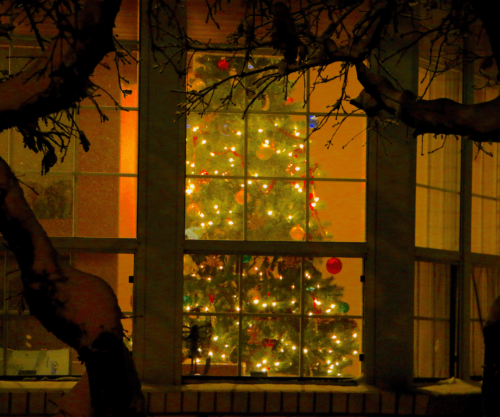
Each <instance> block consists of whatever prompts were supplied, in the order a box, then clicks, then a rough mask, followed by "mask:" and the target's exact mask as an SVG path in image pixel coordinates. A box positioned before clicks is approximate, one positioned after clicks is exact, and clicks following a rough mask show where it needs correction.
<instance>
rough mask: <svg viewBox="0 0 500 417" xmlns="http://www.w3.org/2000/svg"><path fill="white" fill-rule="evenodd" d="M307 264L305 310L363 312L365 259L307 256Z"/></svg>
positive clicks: (333, 312)
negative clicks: (311, 257) (362, 277)
mask: <svg viewBox="0 0 500 417" xmlns="http://www.w3.org/2000/svg"><path fill="white" fill-rule="evenodd" d="M311 261H312V262H311ZM304 268H305V282H304V286H305V290H306V293H305V300H304V301H305V310H304V311H305V314H309V315H310V314H332V315H339V314H347V313H349V315H353V316H361V315H362V314H363V284H362V283H361V275H363V261H362V259H358V258H335V257H331V258H313V259H309V258H305V264H304Z"/></svg>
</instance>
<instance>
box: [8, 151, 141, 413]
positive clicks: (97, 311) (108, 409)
mask: <svg viewBox="0 0 500 417" xmlns="http://www.w3.org/2000/svg"><path fill="white" fill-rule="evenodd" d="M0 232H1V233H2V234H3V236H4V237H5V239H6V240H7V243H8V246H9V249H10V250H11V251H12V252H13V253H14V255H15V257H16V259H17V262H18V264H19V268H20V270H21V279H22V281H23V287H24V297H25V299H26V302H27V304H28V306H29V308H30V313H31V314H32V315H34V316H35V317H37V318H38V319H39V320H40V322H41V323H42V324H43V325H44V327H45V328H46V329H47V330H48V331H50V332H52V333H53V334H54V335H55V336H56V337H57V338H59V339H61V340H62V341H63V342H65V343H67V344H68V345H69V346H71V347H72V348H74V349H76V350H77V352H78V353H79V357H80V359H81V360H82V361H83V362H84V363H85V366H86V368H87V372H88V379H89V384H90V395H91V399H92V408H93V409H94V413H95V415H96V416H99V417H101V416H106V417H127V416H144V415H145V404H144V397H143V395H142V392H141V384H140V381H139V378H138V375H137V372H136V370H135V367H134V363H133V361H132V357H131V354H130V352H129V351H128V350H127V348H126V347H125V345H124V343H123V328H122V324H121V321H120V320H121V317H122V314H121V311H120V308H119V306H118V301H117V298H116V295H115V294H114V292H113V290H112V289H111V287H110V286H109V285H108V284H107V283H106V282H105V281H104V280H102V279H101V278H99V277H96V276H94V275H90V274H87V273H85V272H82V271H79V270H77V269H75V268H73V267H72V266H70V265H68V264H67V263H66V262H64V261H63V260H62V259H61V257H60V256H59V255H58V253H57V252H56V250H55V249H54V247H53V246H52V243H51V241H50V239H49V238H48V236H47V234H46V233H45V231H44V230H43V228H42V226H41V225H40V223H39V222H38V221H37V219H36V217H35V215H34V214H33V212H32V211H31V209H30V207H29V206H28V204H27V202H26V200H25V198H24V193H23V190H22V188H21V186H20V185H19V182H18V180H17V178H16V176H15V175H14V174H13V172H12V171H11V169H10V167H9V166H8V164H7V163H6V162H5V161H4V160H3V159H1V158H0ZM83 389H85V386H83Z"/></svg>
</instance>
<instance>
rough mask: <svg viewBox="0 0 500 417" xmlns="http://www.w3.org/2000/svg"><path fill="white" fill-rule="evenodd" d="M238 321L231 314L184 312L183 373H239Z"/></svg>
mask: <svg viewBox="0 0 500 417" xmlns="http://www.w3.org/2000/svg"><path fill="white" fill-rule="evenodd" d="M238 324H239V323H238V318H237V317H231V316H221V317H200V316H195V315H189V316H184V325H183V336H182V337H183V339H184V343H183V348H182V375H209V376H237V375H238V355H239V353H238V329H239V327H238ZM209 358H210V361H209V363H207V359H209ZM244 371H245V367H244V365H243V372H244Z"/></svg>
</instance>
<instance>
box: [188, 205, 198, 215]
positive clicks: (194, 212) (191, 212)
mask: <svg viewBox="0 0 500 417" xmlns="http://www.w3.org/2000/svg"><path fill="white" fill-rule="evenodd" d="M200 211H201V210H200V207H198V205H197V204H195V203H191V204H189V205H188V206H187V207H186V213H187V214H188V215H190V216H195V215H197V214H200Z"/></svg>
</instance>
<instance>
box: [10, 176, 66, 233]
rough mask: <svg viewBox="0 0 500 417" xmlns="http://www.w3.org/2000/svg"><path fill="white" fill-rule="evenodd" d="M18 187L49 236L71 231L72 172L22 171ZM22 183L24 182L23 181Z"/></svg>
mask: <svg viewBox="0 0 500 417" xmlns="http://www.w3.org/2000/svg"><path fill="white" fill-rule="evenodd" d="M20 179H21V181H22V183H21V187H22V188H23V191H24V196H25V198H26V201H27V202H28V205H29V206H30V207H31V209H32V210H33V212H34V213H35V216H36V217H37V218H38V220H39V222H40V223H41V225H42V226H43V228H44V229H45V231H46V232H47V234H48V235H49V236H72V235H73V218H74V216H73V213H74V208H73V194H74V189H73V188H74V186H73V176H72V175H71V174H58V175H55V174H54V175H51V174H49V175H44V176H41V175H40V173H39V172H37V173H36V174H35V173H27V174H22V175H21V178H20ZM23 183H24V184H23Z"/></svg>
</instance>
